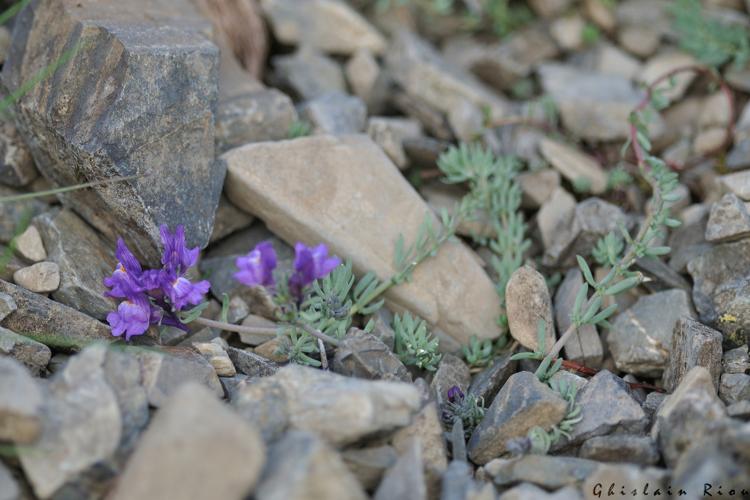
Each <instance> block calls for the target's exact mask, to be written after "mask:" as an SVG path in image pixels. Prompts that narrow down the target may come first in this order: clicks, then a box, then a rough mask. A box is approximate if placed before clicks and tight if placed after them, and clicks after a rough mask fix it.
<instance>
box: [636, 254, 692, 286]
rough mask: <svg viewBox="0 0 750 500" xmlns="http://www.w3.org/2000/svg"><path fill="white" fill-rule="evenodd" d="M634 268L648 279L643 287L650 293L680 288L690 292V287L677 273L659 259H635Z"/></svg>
mask: <svg viewBox="0 0 750 500" xmlns="http://www.w3.org/2000/svg"><path fill="white" fill-rule="evenodd" d="M634 268H635V270H637V271H640V272H641V273H643V275H644V276H645V277H646V278H648V280H646V281H644V283H643V285H644V286H645V287H646V288H648V289H649V290H650V291H652V292H663V291H664V290H669V289H671V288H681V289H682V290H685V291H686V292H688V293H690V292H692V288H693V287H692V286H691V285H690V283H688V281H687V280H686V279H685V278H684V277H683V276H682V275H681V274H680V273H678V272H677V271H675V270H674V269H673V268H671V267H670V266H669V265H667V264H665V263H664V262H663V261H661V260H659V259H654V258H653V257H641V258H639V259H636V261H635V264H634Z"/></svg>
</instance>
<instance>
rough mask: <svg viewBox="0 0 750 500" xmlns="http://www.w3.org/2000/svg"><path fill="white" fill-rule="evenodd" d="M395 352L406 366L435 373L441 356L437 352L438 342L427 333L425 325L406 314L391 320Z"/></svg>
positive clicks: (416, 318) (419, 319) (420, 320)
mask: <svg viewBox="0 0 750 500" xmlns="http://www.w3.org/2000/svg"><path fill="white" fill-rule="evenodd" d="M393 331H394V333H395V337H396V339H395V352H396V354H397V355H398V357H399V358H400V359H401V361H402V362H403V363H404V364H405V365H407V366H416V367H417V368H421V369H423V370H428V371H435V370H437V367H438V363H440V358H442V355H441V354H440V353H439V352H438V346H439V341H438V339H436V338H435V337H433V336H432V335H431V334H430V332H428V331H427V324H426V323H425V321H424V320H423V319H421V318H419V317H416V316H412V315H411V314H409V313H408V312H406V313H404V314H403V315H399V314H397V315H395V316H394V318H393Z"/></svg>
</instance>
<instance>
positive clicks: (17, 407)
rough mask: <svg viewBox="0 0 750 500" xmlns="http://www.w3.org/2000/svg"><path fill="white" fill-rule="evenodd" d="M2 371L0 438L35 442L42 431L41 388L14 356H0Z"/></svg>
mask: <svg viewBox="0 0 750 500" xmlns="http://www.w3.org/2000/svg"><path fill="white" fill-rule="evenodd" d="M0 375H2V376H1V377H0V440H2V441H10V442H12V443H18V444H28V443H33V442H34V441H35V440H36V439H37V438H38V437H39V435H40V434H41V432H42V420H41V409H42V403H43V394H42V390H41V388H40V386H39V385H38V384H37V381H36V380H34V379H33V378H32V377H31V375H29V373H28V371H27V370H26V369H25V368H24V366H23V365H22V364H21V363H19V362H18V361H16V360H14V359H12V358H6V357H0Z"/></svg>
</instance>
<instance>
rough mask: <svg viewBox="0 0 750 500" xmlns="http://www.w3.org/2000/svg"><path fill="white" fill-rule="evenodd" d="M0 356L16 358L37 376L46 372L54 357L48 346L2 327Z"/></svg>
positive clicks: (0, 331)
mask: <svg viewBox="0 0 750 500" xmlns="http://www.w3.org/2000/svg"><path fill="white" fill-rule="evenodd" d="M0 354H3V355H5V356H10V357H11V358H15V359H16V361H20V362H21V363H23V364H24V365H25V366H26V368H27V369H28V370H29V371H31V373H33V374H34V375H37V376H38V375H39V374H41V373H42V372H43V371H44V369H45V368H46V367H47V363H49V360H50V358H51V357H52V351H50V349H49V347H47V346H46V345H44V344H41V343H39V342H37V341H35V340H33V339H30V338H29V337H24V336H23V335H18V334H17V333H15V332H11V331H10V330H8V329H7V328H3V327H1V326H0Z"/></svg>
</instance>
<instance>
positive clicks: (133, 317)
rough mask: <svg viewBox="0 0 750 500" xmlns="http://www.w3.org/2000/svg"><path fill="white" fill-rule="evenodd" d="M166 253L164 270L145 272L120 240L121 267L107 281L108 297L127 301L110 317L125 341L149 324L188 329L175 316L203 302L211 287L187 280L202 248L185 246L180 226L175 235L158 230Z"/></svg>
mask: <svg viewBox="0 0 750 500" xmlns="http://www.w3.org/2000/svg"><path fill="white" fill-rule="evenodd" d="M159 232H160V234H161V240H162V243H163V245H164V253H163V255H162V258H161V263H162V267H161V269H147V270H144V269H143V268H142V266H141V264H140V262H138V259H136V258H135V256H134V255H133V253H132V252H131V251H130V249H129V248H128V247H127V245H125V242H124V241H123V240H122V238H120V239H119V240H118V241H117V249H116V251H115V255H116V256H117V260H118V261H119V262H118V265H117V267H116V268H115V271H114V272H113V273H112V276H110V277H109V278H106V279H105V280H104V284H105V285H106V286H107V287H108V288H109V289H110V290H109V291H108V292H107V295H108V296H110V297H115V298H120V299H124V300H123V301H122V302H121V303H120V305H119V306H118V307H117V311H112V312H111V313H109V314H108V315H107V322H108V323H109V325H110V326H111V328H112V335H114V336H116V337H119V336H121V335H123V334H125V340H126V341H128V340H130V338H131V337H133V336H135V335H142V334H143V333H145V332H146V330H148V327H149V325H156V324H159V325H171V326H177V327H179V328H183V329H184V328H185V325H184V324H183V323H182V322H181V321H180V320H179V318H178V317H177V315H176V313H177V312H179V311H181V310H183V309H184V308H185V307H186V306H188V305H197V304H200V303H201V302H202V301H203V298H204V296H205V294H206V293H207V292H208V289H209V288H210V286H211V284H210V283H209V282H208V281H205V280H204V281H199V282H197V283H193V282H191V281H190V280H188V279H187V278H186V277H185V273H186V272H187V270H188V269H189V268H190V267H192V266H194V265H195V263H196V262H197V260H198V252H199V249H198V248H197V247H196V248H192V249H188V248H186V246H185V229H184V228H183V226H177V228H176V229H175V232H174V234H172V233H170V232H169V229H168V228H167V226H161V227H160V228H159Z"/></svg>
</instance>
